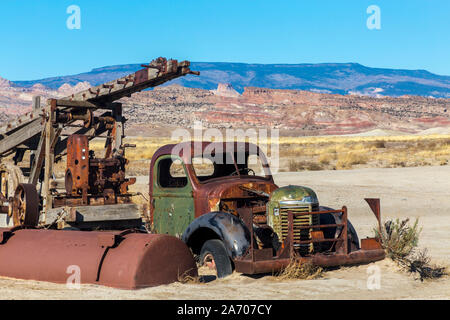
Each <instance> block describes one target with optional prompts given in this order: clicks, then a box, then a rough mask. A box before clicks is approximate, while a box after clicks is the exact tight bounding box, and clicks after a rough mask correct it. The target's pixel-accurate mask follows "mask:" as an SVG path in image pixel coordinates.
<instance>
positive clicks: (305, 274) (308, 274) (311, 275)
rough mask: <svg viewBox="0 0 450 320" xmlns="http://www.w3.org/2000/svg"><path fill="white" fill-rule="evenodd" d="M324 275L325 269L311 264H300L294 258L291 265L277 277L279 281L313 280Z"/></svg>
mask: <svg viewBox="0 0 450 320" xmlns="http://www.w3.org/2000/svg"><path fill="white" fill-rule="evenodd" d="M322 274H323V269H322V268H321V267H318V266H315V265H313V264H312V263H309V262H306V263H301V262H298V261H297V259H295V257H294V258H292V259H291V262H290V263H289V265H288V266H287V267H286V268H284V269H283V270H281V271H280V272H279V273H278V274H276V275H275V276H276V277H277V279H278V280H311V279H317V278H320V277H321V276H322Z"/></svg>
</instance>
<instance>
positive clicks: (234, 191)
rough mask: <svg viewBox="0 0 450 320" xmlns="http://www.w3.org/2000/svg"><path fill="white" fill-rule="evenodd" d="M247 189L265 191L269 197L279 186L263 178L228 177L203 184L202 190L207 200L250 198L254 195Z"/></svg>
mask: <svg viewBox="0 0 450 320" xmlns="http://www.w3.org/2000/svg"><path fill="white" fill-rule="evenodd" d="M242 187H243V188H245V189H252V190H257V191H263V192H265V193H268V194H269V195H270V194H271V193H272V192H273V191H274V190H276V189H278V186H277V185H276V184H274V183H273V181H271V180H265V179H262V178H251V177H250V178H240V177H228V178H225V179H220V180H216V181H210V182H207V183H204V184H202V186H201V189H202V191H203V192H204V194H205V195H206V197H207V198H220V199H230V198H249V197H253V196H254V194H251V193H249V192H248V191H246V190H243V188H242Z"/></svg>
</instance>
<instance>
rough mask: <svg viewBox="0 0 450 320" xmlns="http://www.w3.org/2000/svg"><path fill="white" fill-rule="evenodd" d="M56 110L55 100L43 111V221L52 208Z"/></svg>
mask: <svg viewBox="0 0 450 320" xmlns="http://www.w3.org/2000/svg"><path fill="white" fill-rule="evenodd" d="M55 110H56V100H54V99H52V100H49V102H48V103H47V107H46V110H45V116H46V122H45V167H44V187H43V190H42V195H43V198H44V212H43V221H45V213H46V212H47V211H48V210H49V209H51V208H52V207H53V199H52V195H51V192H50V179H51V177H52V175H53V161H54V158H55V155H54V153H53V152H54V150H53V148H52V144H53V138H54V134H55V133H54V128H53V118H54V113H55Z"/></svg>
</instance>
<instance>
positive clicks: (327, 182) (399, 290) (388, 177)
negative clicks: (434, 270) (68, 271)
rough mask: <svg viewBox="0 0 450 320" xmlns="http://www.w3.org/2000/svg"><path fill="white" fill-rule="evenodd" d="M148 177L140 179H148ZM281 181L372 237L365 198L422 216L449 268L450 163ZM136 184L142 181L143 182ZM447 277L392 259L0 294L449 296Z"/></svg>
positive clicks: (434, 253) (11, 283)
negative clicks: (312, 271)
mask: <svg viewBox="0 0 450 320" xmlns="http://www.w3.org/2000/svg"><path fill="white" fill-rule="evenodd" d="M145 181H146V179H142V178H141V179H138V182H142V183H143V184H145ZM275 181H276V183H278V184H279V185H280V186H283V185H288V184H298V185H305V186H310V187H312V188H313V189H314V190H316V192H317V193H318V196H319V200H320V202H321V204H322V205H326V206H331V207H336V208H337V207H341V206H342V205H347V207H348V209H349V218H350V219H351V221H352V223H353V225H354V226H355V228H356V229H357V231H358V235H359V237H360V238H364V237H366V236H372V234H373V233H372V229H373V227H375V226H376V220H375V218H374V217H373V214H372V213H371V212H370V209H369V208H368V206H367V204H366V203H365V202H364V200H363V198H364V197H379V198H381V208H382V217H383V219H386V218H396V217H398V218H404V217H410V218H413V219H414V218H415V217H419V218H420V225H421V226H422V227H423V231H422V234H421V237H420V243H419V246H420V247H426V248H428V250H429V253H430V255H431V257H432V258H433V261H434V262H438V263H441V264H443V265H445V266H447V267H450V166H441V167H419V168H395V169H358V170H350V171H311V172H300V173H280V174H277V175H276V176H275ZM141 187H144V185H142V186H141ZM372 265H376V266H378V267H379V268H380V271H381V273H380V276H381V286H380V288H379V289H375V290H369V289H368V288H367V280H368V276H369V275H368V267H370V266H372ZM449 279H450V278H449V277H448V276H447V277H445V278H443V279H439V280H434V281H424V282H421V281H419V280H415V279H414V276H412V275H409V274H406V273H404V272H403V271H401V270H399V269H398V267H397V266H396V265H395V264H394V263H393V262H391V261H390V260H387V259H386V260H384V261H380V262H377V263H374V264H370V265H363V266H357V267H348V268H341V269H337V270H333V271H327V272H325V274H324V276H323V278H321V279H316V280H288V281H279V280H277V279H276V278H275V277H273V276H263V277H248V276H244V275H241V274H237V273H234V274H233V275H231V276H230V277H228V278H226V279H221V280H215V281H210V282H208V283H202V284H181V283H175V284H171V285H165V286H160V287H155V288H148V289H143V290H137V291H125V290H118V289H111V288H104V287H99V286H93V285H83V286H82V287H81V289H68V288H66V286H65V285H57V284H50V283H43V282H35V281H22V280H12V279H0V288H1V290H2V295H1V299H120V300H124V299H221V300H227V299H246V300H247V299H255V300H256V299H283V300H287V299H450V281H449Z"/></svg>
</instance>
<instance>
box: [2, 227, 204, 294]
mask: <svg viewBox="0 0 450 320" xmlns="http://www.w3.org/2000/svg"><path fill="white" fill-rule="evenodd" d="M0 235H1V237H0V240H1V244H0V276H4V277H11V278H17V279H24V280H37V281H48V282H55V283H67V281H68V280H69V277H70V276H71V275H73V274H72V273H71V272H73V270H78V271H79V273H78V275H79V280H80V284H98V285H103V286H109V287H115V288H121V289H137V288H145V287H152V286H157V285H162V284H168V283H171V282H175V281H178V280H179V279H180V277H182V276H193V277H195V276H197V267H196V264H195V261H194V258H193V256H192V254H191V252H190V250H189V248H188V247H187V246H186V245H185V244H184V243H183V242H182V241H181V240H178V239H177V238H175V237H171V236H168V235H152V234H147V233H136V232H134V231H125V232H94V231H91V232H82V231H58V230H42V229H0ZM70 279H73V278H70Z"/></svg>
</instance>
